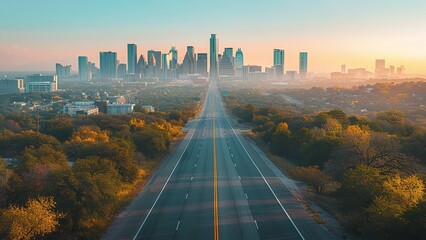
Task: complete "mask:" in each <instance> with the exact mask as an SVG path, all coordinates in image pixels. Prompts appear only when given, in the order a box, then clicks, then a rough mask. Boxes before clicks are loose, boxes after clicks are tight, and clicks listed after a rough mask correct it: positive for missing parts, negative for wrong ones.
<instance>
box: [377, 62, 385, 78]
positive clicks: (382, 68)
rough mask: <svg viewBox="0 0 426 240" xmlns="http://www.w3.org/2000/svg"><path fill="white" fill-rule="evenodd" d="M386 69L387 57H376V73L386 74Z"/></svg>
mask: <svg viewBox="0 0 426 240" xmlns="http://www.w3.org/2000/svg"><path fill="white" fill-rule="evenodd" d="M385 69H386V61H385V59H376V69H375V73H376V75H381V74H384V73H385Z"/></svg>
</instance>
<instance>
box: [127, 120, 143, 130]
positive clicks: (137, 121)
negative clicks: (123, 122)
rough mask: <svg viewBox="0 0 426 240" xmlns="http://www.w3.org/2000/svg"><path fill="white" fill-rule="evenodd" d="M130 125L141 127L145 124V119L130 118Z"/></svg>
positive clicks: (135, 127)
mask: <svg viewBox="0 0 426 240" xmlns="http://www.w3.org/2000/svg"><path fill="white" fill-rule="evenodd" d="M129 124H130V127H132V128H134V129H137V128H143V127H144V126H145V121H144V120H143V119H139V118H132V119H130V123H129Z"/></svg>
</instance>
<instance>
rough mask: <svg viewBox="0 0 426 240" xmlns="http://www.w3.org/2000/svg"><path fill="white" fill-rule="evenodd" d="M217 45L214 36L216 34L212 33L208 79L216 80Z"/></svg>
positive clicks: (217, 41)
mask: <svg viewBox="0 0 426 240" xmlns="http://www.w3.org/2000/svg"><path fill="white" fill-rule="evenodd" d="M218 45H219V39H217V38H216V34H212V35H211V37H210V79H211V80H213V79H214V80H216V79H217V74H218V64H217V49H218V47H219V46H218Z"/></svg>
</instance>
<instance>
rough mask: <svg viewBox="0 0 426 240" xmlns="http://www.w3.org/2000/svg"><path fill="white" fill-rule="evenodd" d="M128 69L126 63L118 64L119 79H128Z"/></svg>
mask: <svg viewBox="0 0 426 240" xmlns="http://www.w3.org/2000/svg"><path fill="white" fill-rule="evenodd" d="M126 67H127V66H126V64H124V63H121V64H118V67H117V76H118V77H119V78H125V77H126Z"/></svg>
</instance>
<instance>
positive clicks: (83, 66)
mask: <svg viewBox="0 0 426 240" xmlns="http://www.w3.org/2000/svg"><path fill="white" fill-rule="evenodd" d="M78 75H79V77H80V80H81V81H89V80H90V75H89V62H88V60H87V57H86V56H79V57H78Z"/></svg>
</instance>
